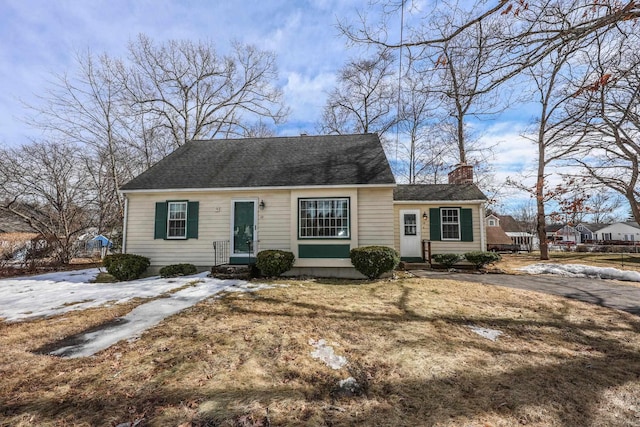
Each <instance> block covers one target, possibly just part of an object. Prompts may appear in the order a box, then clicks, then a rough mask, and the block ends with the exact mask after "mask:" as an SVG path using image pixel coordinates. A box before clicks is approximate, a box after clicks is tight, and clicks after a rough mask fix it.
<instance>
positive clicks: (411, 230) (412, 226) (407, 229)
mask: <svg viewBox="0 0 640 427" xmlns="http://www.w3.org/2000/svg"><path fill="white" fill-rule="evenodd" d="M417 234H418V225H417V220H416V214H404V235H405V236H415V235H417Z"/></svg>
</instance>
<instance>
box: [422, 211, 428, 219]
mask: <svg viewBox="0 0 640 427" xmlns="http://www.w3.org/2000/svg"><path fill="white" fill-rule="evenodd" d="M427 218H429V217H428V216H427V211H424V212H423V213H422V219H424V220H425V221H426V220H427Z"/></svg>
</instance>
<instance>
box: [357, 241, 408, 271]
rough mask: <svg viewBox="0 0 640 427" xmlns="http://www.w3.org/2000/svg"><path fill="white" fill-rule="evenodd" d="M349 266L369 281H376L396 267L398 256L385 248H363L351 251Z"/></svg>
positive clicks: (392, 250) (393, 250)
mask: <svg viewBox="0 0 640 427" xmlns="http://www.w3.org/2000/svg"><path fill="white" fill-rule="evenodd" d="M349 255H350V257H351V264H353V266H354V267H355V268H356V270H358V271H359V272H360V273H362V274H364V275H365V276H367V277H368V278H369V279H377V278H378V277H380V276H381V275H382V273H386V272H387V271H391V270H393V269H394V268H396V267H397V266H398V263H399V262H400V256H399V255H398V252H397V251H396V250H395V249H392V248H387V247H386V246H363V247H361V248H354V249H351V252H350V254H349Z"/></svg>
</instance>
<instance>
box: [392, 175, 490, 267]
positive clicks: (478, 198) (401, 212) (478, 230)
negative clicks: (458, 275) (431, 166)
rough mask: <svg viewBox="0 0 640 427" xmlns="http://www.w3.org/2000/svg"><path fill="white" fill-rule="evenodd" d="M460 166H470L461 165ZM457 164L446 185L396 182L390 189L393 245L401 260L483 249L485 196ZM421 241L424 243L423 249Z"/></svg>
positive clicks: (417, 259) (419, 259) (413, 259)
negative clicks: (392, 206)
mask: <svg viewBox="0 0 640 427" xmlns="http://www.w3.org/2000/svg"><path fill="white" fill-rule="evenodd" d="M463 168H470V167H469V166H467V165H464V166H463ZM459 171H460V167H458V168H457V169H455V170H454V171H453V172H452V173H451V174H449V184H413V185H398V186H397V187H396V188H395V190H394V192H393V205H394V223H395V224H397V226H396V227H395V232H394V235H395V238H394V247H395V248H396V249H397V250H398V252H399V253H400V258H401V259H402V260H404V261H422V260H423V251H424V253H425V256H424V258H428V254H427V253H429V252H430V253H431V254H438V253H465V252H471V251H484V250H486V245H487V244H486V236H485V227H484V223H483V220H482V219H483V218H484V205H485V203H486V201H487V198H486V196H485V195H484V194H483V193H482V192H481V191H480V189H478V187H477V186H476V185H475V184H473V183H472V182H470V179H472V178H469V176H470V175H469V174H470V173H471V172H470V169H467V171H466V172H465V174H466V175H467V178H464V179H460V176H459V175H458V172H459ZM423 242H425V243H427V245H426V247H425V248H424V249H423Z"/></svg>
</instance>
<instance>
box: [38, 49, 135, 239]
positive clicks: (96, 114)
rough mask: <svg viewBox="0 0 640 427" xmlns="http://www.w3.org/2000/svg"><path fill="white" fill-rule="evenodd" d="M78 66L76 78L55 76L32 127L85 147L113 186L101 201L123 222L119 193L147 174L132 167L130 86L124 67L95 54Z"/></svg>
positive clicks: (83, 58) (82, 57) (80, 56)
mask: <svg viewBox="0 0 640 427" xmlns="http://www.w3.org/2000/svg"><path fill="white" fill-rule="evenodd" d="M76 63H77V66H78V69H77V70H76V73H75V74H73V75H67V74H64V75H55V76H54V80H53V81H52V82H51V84H50V87H49V89H48V90H47V91H46V92H45V93H44V94H42V95H41V96H40V100H41V101H42V103H41V104H39V105H38V106H30V109H31V110H32V111H33V112H34V113H35V114H34V115H33V116H32V117H30V118H29V119H28V122H29V123H31V124H32V125H35V126H36V127H39V128H41V129H43V130H45V131H46V132H47V134H48V135H52V138H55V139H62V140H65V141H71V143H72V144H77V145H82V146H84V147H85V148H86V150H84V151H86V153H87V155H89V156H91V157H92V158H94V159H96V161H98V162H99V163H100V165H101V166H100V170H101V173H102V174H103V176H102V177H101V178H100V180H101V181H109V182H108V185H100V186H99V187H97V188H96V189H95V190H96V191H98V192H99V191H105V190H106V191H109V192H110V194H100V195H98V198H99V199H105V198H106V199H109V200H110V203H109V205H108V206H109V209H111V210H113V211H114V212H112V213H110V214H109V215H110V216H114V217H119V218H120V222H121V220H122V217H123V215H124V200H123V198H122V196H121V195H120V194H119V193H118V192H117V189H118V188H119V187H120V185H122V184H124V183H125V182H126V181H127V180H128V179H131V178H132V177H133V176H134V175H135V174H136V173H139V172H140V171H141V170H140V169H139V168H131V167H130V166H132V165H133V164H135V162H134V161H133V156H132V153H131V150H130V149H129V145H130V144H129V143H128V142H127V141H128V137H129V129H128V127H127V121H128V119H129V115H130V111H129V110H128V109H127V107H126V105H124V104H123V103H122V97H123V89H124V86H123V84H122V81H120V79H119V78H118V77H119V76H118V73H117V69H118V68H119V67H120V64H119V63H118V61H115V60H113V59H111V58H109V57H108V56H106V55H102V56H99V57H96V56H94V55H93V54H91V52H87V53H86V54H78V55H77V56H76ZM79 149H81V148H79ZM98 159H99V160H98ZM100 231H103V230H100Z"/></svg>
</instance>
